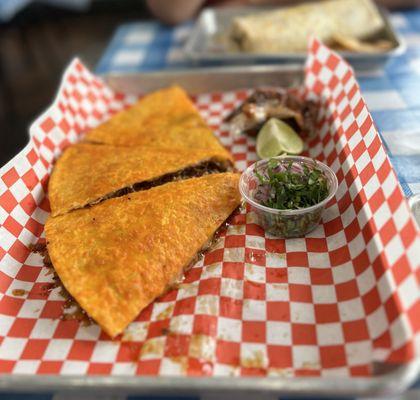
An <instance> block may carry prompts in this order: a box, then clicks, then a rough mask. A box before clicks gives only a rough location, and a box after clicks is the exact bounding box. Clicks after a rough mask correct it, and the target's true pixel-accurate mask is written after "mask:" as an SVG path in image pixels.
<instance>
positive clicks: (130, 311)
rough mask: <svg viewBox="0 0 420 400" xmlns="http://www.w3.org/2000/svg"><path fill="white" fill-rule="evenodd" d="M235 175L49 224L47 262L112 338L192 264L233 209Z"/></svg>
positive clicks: (136, 196)
mask: <svg viewBox="0 0 420 400" xmlns="http://www.w3.org/2000/svg"><path fill="white" fill-rule="evenodd" d="M238 182H239V175H238V174H235V173H229V172H227V173H221V174H212V175H206V176H203V177H200V178H192V179H188V180H183V181H178V182H171V183H167V184H165V185H162V186H157V187H154V188H152V189H150V190H148V191H142V192H135V193H130V194H128V195H125V196H122V197H118V198H114V199H110V200H107V201H105V202H103V203H100V204H97V205H95V206H94V207H91V208H86V209H81V210H75V211H73V212H71V213H68V214H64V215H61V216H58V217H54V218H49V219H48V221H47V223H46V226H45V230H46V240H47V249H48V252H49V257H50V259H51V262H52V264H53V266H54V268H55V271H56V272H57V274H58V276H59V278H60V279H61V281H62V283H63V285H64V286H65V288H66V289H67V290H68V292H69V293H70V294H71V295H72V296H73V297H74V298H75V299H76V301H77V302H78V303H79V305H80V306H81V307H82V308H83V309H84V310H85V311H86V312H87V314H88V315H89V316H90V317H91V318H93V319H94V320H95V321H96V322H97V323H98V324H99V325H100V326H101V327H102V328H103V330H104V331H105V332H106V333H107V334H108V335H110V336H111V337H115V336H116V335H118V334H119V333H121V332H122V331H123V330H124V329H125V328H126V326H127V325H128V324H129V323H130V322H131V321H133V320H134V319H135V318H136V316H137V315H138V314H139V313H140V311H141V310H143V309H144V308H145V307H146V306H147V305H148V304H149V303H151V302H152V301H153V300H154V299H155V298H156V297H158V296H160V295H162V294H163V293H164V292H165V291H166V290H167V289H168V288H169V287H171V285H173V284H174V283H175V282H176V281H177V280H178V279H179V277H180V276H181V275H182V273H183V271H184V270H185V268H187V267H188V266H189V265H190V264H191V263H192V262H194V261H195V260H196V257H197V254H198V253H199V252H200V251H201V250H202V249H203V248H206V246H207V245H208V243H209V242H211V240H212V238H213V235H214V233H215V232H216V230H217V229H218V228H219V227H220V225H221V224H223V222H224V221H226V219H227V218H228V217H229V216H230V215H231V213H232V212H233V211H234V210H235V209H236V208H237V207H238V205H239V204H240V194H239V191H238Z"/></svg>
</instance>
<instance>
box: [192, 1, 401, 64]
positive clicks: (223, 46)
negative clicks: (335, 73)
mask: <svg viewBox="0 0 420 400" xmlns="http://www.w3.org/2000/svg"><path fill="white" fill-rule="evenodd" d="M267 9H272V8H263V9H261V8H256V7H232V8H205V9H204V10H203V11H202V12H201V13H200V15H199V17H198V18H197V22H196V24H195V26H194V28H193V31H192V33H191V35H190V37H189V39H188V41H187V42H186V44H185V46H184V52H185V54H186V56H187V57H188V58H190V59H191V60H192V61H195V62H196V63H201V62H205V63H209V62H213V63H214V62H224V63H226V62H229V63H242V64H243V63H247V64H251V63H257V62H276V63H284V64H286V63H288V64H290V63H304V62H305V60H306V52H303V53H277V54H270V53H269V54H251V53H241V52H239V51H235V50H234V49H232V48H230V49H229V46H228V44H227V41H226V40H224V39H223V38H224V37H226V32H227V30H228V28H229V26H230V23H231V21H232V19H233V18H234V17H237V16H242V15H249V14H255V13H257V12H261V11H263V10H267ZM380 14H381V16H382V18H383V20H384V24H385V28H384V30H383V31H382V32H381V34H380V35H379V36H378V39H386V40H388V41H390V42H391V43H392V48H391V49H390V50H388V51H384V52H381V53H375V54H367V53H355V52H349V51H341V52H339V53H340V54H341V55H342V56H343V57H344V58H345V59H346V60H347V61H349V62H350V63H351V64H352V65H353V66H354V67H355V68H356V69H358V70H366V69H374V68H377V67H380V66H382V65H383V64H384V63H385V62H386V61H387V60H388V59H389V58H390V57H392V56H396V55H399V54H402V53H403V52H404V51H405V49H406V45H405V43H404V41H403V39H402V38H401V36H400V35H399V34H398V33H397V32H396V31H395V30H394V28H393V26H392V24H391V22H390V19H389V13H388V12H387V11H386V10H385V9H383V8H380Z"/></svg>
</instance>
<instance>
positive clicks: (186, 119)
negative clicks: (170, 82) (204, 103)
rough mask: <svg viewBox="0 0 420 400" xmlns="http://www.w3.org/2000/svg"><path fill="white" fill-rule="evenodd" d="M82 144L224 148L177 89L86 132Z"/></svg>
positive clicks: (145, 99)
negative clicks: (84, 142) (85, 142)
mask: <svg viewBox="0 0 420 400" xmlns="http://www.w3.org/2000/svg"><path fill="white" fill-rule="evenodd" d="M85 140H87V141H89V142H95V143H107V144H112V145H115V146H155V147H156V146H158V147H167V148H173V147H176V148H177V147H180V148H181V147H186V148H194V149H200V148H201V149H209V150H210V149H212V150H220V149H222V148H223V146H222V145H221V144H220V142H219V141H218V139H217V138H216V137H215V136H214V135H213V132H212V130H211V129H210V128H209V127H208V126H207V124H206V123H205V121H204V120H203V119H202V118H201V116H200V114H199V113H198V111H197V110H196V108H195V106H194V104H193V103H192V102H191V100H190V99H189V97H188V95H187V94H186V93H185V91H184V90H183V89H181V88H180V87H178V86H172V87H170V88H167V89H161V90H158V91H156V92H153V93H151V94H149V95H146V96H144V97H143V98H142V99H140V100H139V101H138V102H137V103H135V104H134V105H133V106H132V107H130V108H128V109H127V110H124V111H121V112H120V113H118V114H116V115H114V116H113V117H112V118H111V119H109V120H108V121H107V122H105V123H103V124H101V125H99V126H98V127H97V128H95V129H92V130H91V131H89V132H88V133H87V134H86V137H85Z"/></svg>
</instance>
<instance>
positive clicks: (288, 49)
mask: <svg viewBox="0 0 420 400" xmlns="http://www.w3.org/2000/svg"><path fill="white" fill-rule="evenodd" d="M383 28H384V22H383V19H382V18H381V15H380V14H379V11H378V9H377V8H376V6H375V4H374V3H373V2H372V1H371V0H327V1H322V2H315V3H307V4H302V5H299V6H296V7H288V8H282V9H279V10H274V11H268V12H267V11H265V12H262V13H258V14H252V15H247V16H242V17H237V18H235V19H234V20H233V22H232V25H231V29H230V33H229V36H230V40H231V41H233V42H234V44H235V45H236V46H237V47H238V48H239V50H240V51H244V52H250V53H276V52H282V53H294V52H301V51H305V50H306V46H307V41H308V38H309V37H310V36H311V35H315V36H317V37H318V38H319V39H321V40H322V41H323V42H324V43H326V44H329V45H332V44H334V43H335V37H340V38H342V37H347V38H353V39H358V40H364V39H367V38H370V37H372V36H373V35H375V34H376V33H378V32H379V31H380V30H381V29H383Z"/></svg>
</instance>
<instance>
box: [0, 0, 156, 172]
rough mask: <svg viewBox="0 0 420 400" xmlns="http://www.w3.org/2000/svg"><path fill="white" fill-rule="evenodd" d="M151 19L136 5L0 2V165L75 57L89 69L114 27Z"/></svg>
mask: <svg viewBox="0 0 420 400" xmlns="http://www.w3.org/2000/svg"><path fill="white" fill-rule="evenodd" d="M150 18H151V15H150V13H149V11H148V9H147V7H146V4H145V2H144V1H138V0H137V1H136V0H70V1H69V0H47V1H45V0H44V1H30V0H0V166H2V165H4V164H5V163H6V162H7V161H9V160H10V159H11V158H12V157H13V156H14V155H16V154H17V153H18V152H19V150H20V149H21V148H23V147H24V146H25V144H26V143H27V141H28V126H29V124H30V123H31V122H32V121H33V120H34V119H35V118H36V117H37V116H38V115H39V114H40V113H41V112H42V111H43V110H44V109H45V108H46V107H47V106H48V105H49V104H50V103H51V102H52V100H53V98H54V95H55V93H56V91H57V89H58V85H59V81H60V77H61V74H62V72H63V70H64V68H65V66H66V65H67V64H68V63H69V61H70V60H71V59H72V58H73V57H74V56H75V55H78V56H80V57H81V58H82V60H83V61H84V62H85V63H86V65H88V66H89V67H92V68H93V67H94V66H95V64H96V63H97V61H98V60H99V58H100V56H101V53H102V52H103V51H104V49H105V47H106V45H107V44H108V42H109V40H110V38H111V37H112V33H113V32H114V30H115V29H116V27H117V26H118V25H120V24H121V23H123V22H130V21H133V20H145V19H150Z"/></svg>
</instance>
